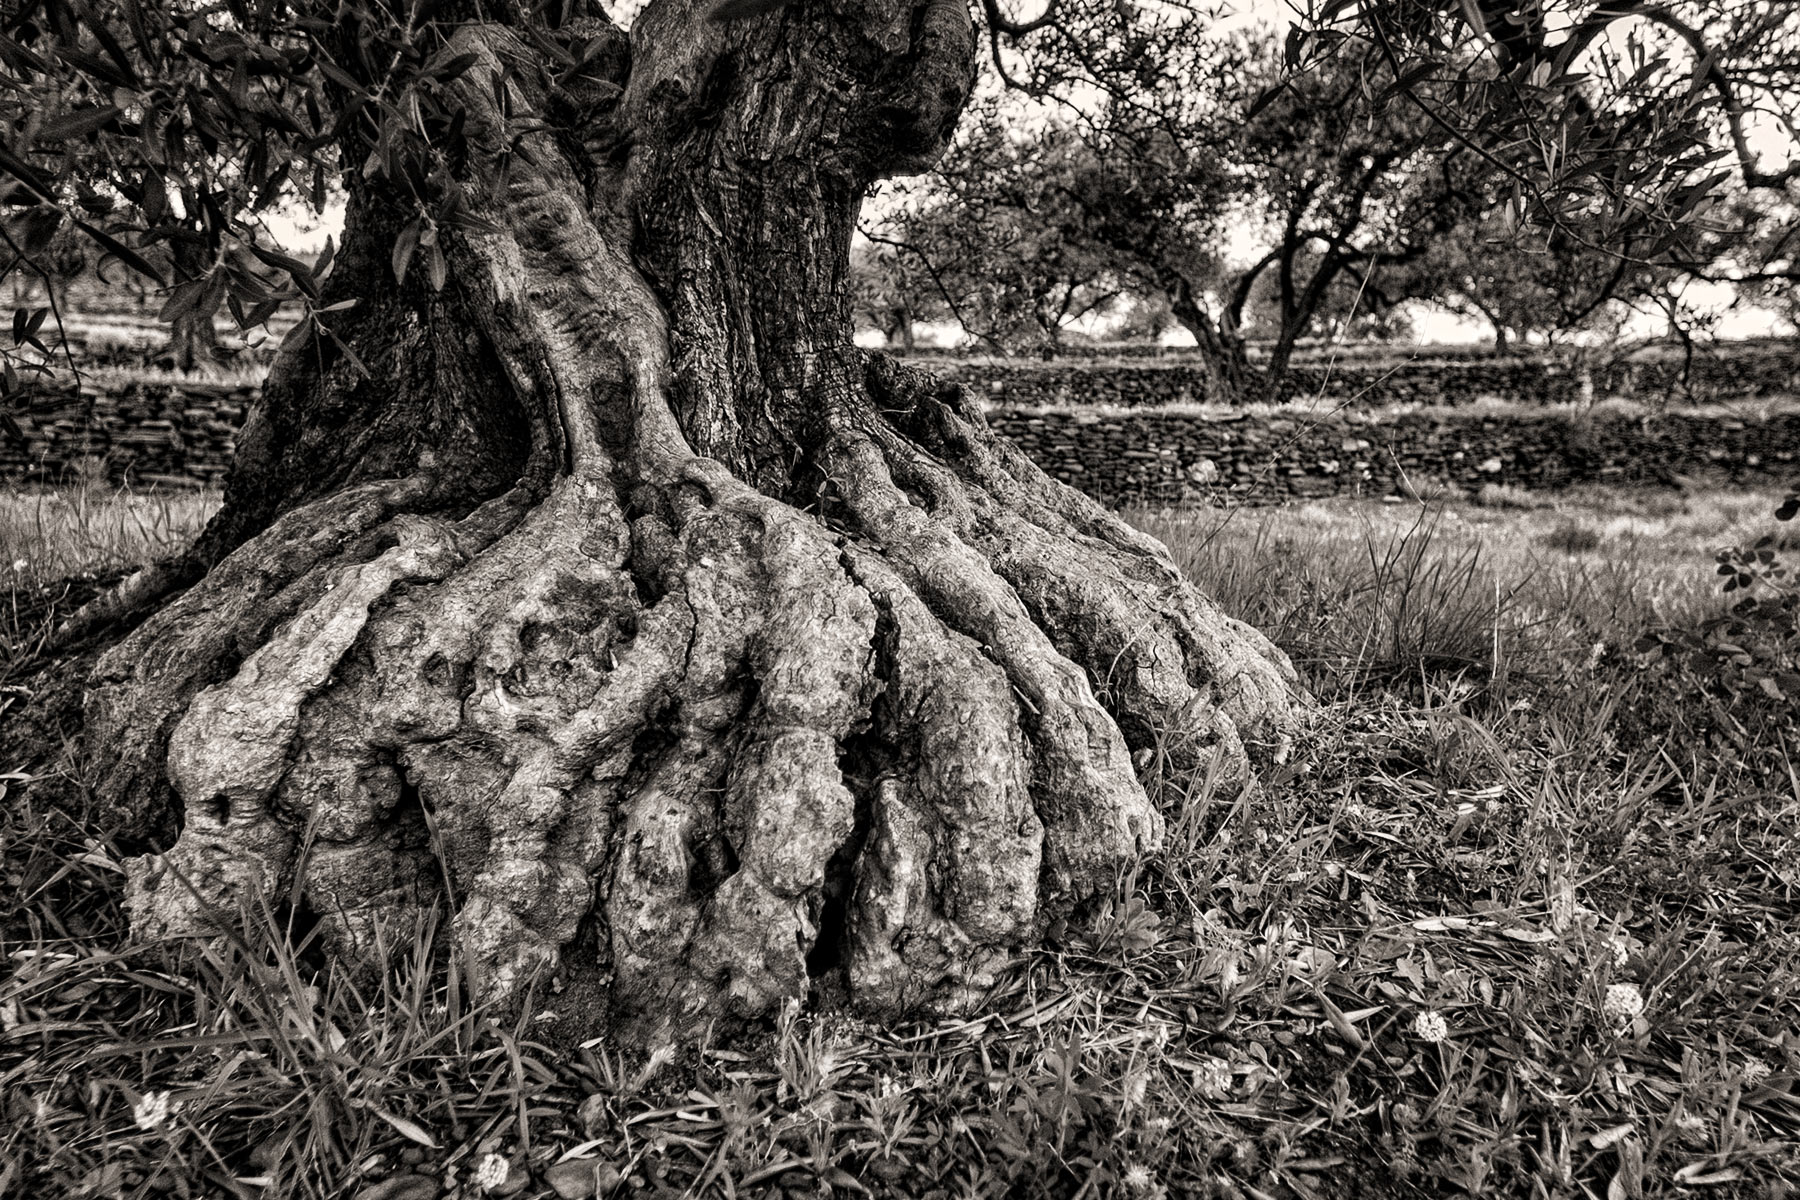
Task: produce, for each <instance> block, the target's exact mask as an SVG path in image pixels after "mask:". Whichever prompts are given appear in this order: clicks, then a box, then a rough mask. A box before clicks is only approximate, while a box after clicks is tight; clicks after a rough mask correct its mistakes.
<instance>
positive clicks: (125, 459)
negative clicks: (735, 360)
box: [0, 376, 260, 487]
mask: <svg viewBox="0 0 1800 1200" xmlns="http://www.w3.org/2000/svg"><path fill="white" fill-rule="evenodd" d="M259 390H260V389H259V388H258V387H257V386H256V385H254V384H211V383H205V382H201V381H196V380H188V379H171V380H162V381H158V380H144V379H124V380H109V379H99V378H96V377H93V376H89V377H88V378H86V379H84V380H83V381H82V383H81V384H80V386H79V387H76V386H71V385H69V384H66V383H65V384H61V385H56V384H52V385H49V386H39V387H37V388H34V389H32V390H31V391H30V392H28V393H27V394H26V397H25V400H24V401H23V403H15V404H12V405H11V406H9V411H10V412H11V413H12V415H13V417H14V419H15V420H17V421H18V423H19V426H20V428H21V430H22V431H23V432H24V434H25V442H24V444H23V445H21V444H19V443H18V442H17V441H16V440H14V439H11V438H6V437H0V478H4V479H6V480H9V481H11V482H14V483H41V484H64V483H69V482H72V481H74V480H77V479H82V478H90V479H99V478H104V479H107V480H109V481H111V482H114V483H133V484H140V485H151V486H156V485H161V486H194V487H206V486H219V485H220V484H222V483H223V481H224V477H225V472H226V470H227V469H228V468H229V467H230V465H231V454H232V447H233V444H234V441H235V439H236V436H237V430H238V426H239V425H241V424H242V423H243V420H244V414H245V413H247V412H248V411H249V409H250V405H251V404H253V403H255V401H256V397H257V394H258V392H259Z"/></svg>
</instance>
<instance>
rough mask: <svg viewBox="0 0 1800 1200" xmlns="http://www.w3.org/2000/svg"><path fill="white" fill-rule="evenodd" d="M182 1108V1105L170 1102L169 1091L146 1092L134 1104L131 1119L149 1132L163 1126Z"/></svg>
mask: <svg viewBox="0 0 1800 1200" xmlns="http://www.w3.org/2000/svg"><path fill="white" fill-rule="evenodd" d="M180 1109H181V1105H179V1104H171V1103H169V1093H167V1092H145V1093H144V1094H143V1096H142V1098H140V1099H139V1100H138V1102H137V1103H136V1104H134V1105H133V1106H132V1108H131V1120H132V1122H133V1123H134V1124H136V1125H137V1127H138V1128H139V1129H142V1130H145V1131H146V1132H148V1131H149V1130H152V1129H156V1128H158V1127H159V1126H161V1125H162V1124H163V1122H165V1121H167V1120H168V1119H169V1117H170V1115H171V1114H173V1113H175V1112H178V1111H180Z"/></svg>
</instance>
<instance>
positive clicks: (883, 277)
mask: <svg viewBox="0 0 1800 1200" xmlns="http://www.w3.org/2000/svg"><path fill="white" fill-rule="evenodd" d="M850 285H851V288H852V289H853V298H852V306H853V309H854V312H855V315H856V318H857V319H858V320H859V321H861V322H864V323H866V326H867V327H868V328H871V329H874V330H876V331H877V332H878V333H880V334H881V336H882V337H883V338H884V339H885V340H886V344H887V346H888V347H889V348H890V349H898V350H901V351H907V350H911V349H912V348H913V324H914V322H916V321H920V320H930V319H933V318H934V317H935V316H937V315H940V314H941V313H942V312H943V311H944V306H943V302H942V300H941V299H939V297H938V295H937V293H936V291H935V289H933V288H932V287H931V286H930V283H929V281H926V280H923V279H921V278H919V277H918V271H917V269H916V268H914V269H911V270H909V269H908V267H907V264H906V261H905V257H904V256H903V255H902V254H901V253H900V252H899V251H898V250H896V249H894V248H893V247H892V246H877V245H874V244H873V243H870V242H868V241H867V240H864V241H862V242H860V243H858V244H857V245H856V246H854V247H852V248H851V251H850Z"/></svg>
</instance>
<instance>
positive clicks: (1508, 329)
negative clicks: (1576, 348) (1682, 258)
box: [1381, 212, 1654, 354]
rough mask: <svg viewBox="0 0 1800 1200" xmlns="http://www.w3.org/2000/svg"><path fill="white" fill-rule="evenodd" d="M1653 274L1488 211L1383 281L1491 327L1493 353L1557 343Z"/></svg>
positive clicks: (1403, 294)
mask: <svg viewBox="0 0 1800 1200" xmlns="http://www.w3.org/2000/svg"><path fill="white" fill-rule="evenodd" d="M1653 275H1654V272H1652V271H1651V270H1650V269H1648V268H1646V267H1643V266H1640V265H1638V264H1636V263H1634V262H1633V261H1632V260H1631V258H1630V257H1628V256H1625V255H1620V254H1617V253H1612V252H1609V251H1606V250H1602V249H1600V248H1599V247H1597V246H1592V245H1584V244H1582V243H1581V242H1580V241H1578V240H1577V239H1575V238H1573V237H1571V236H1569V235H1568V234H1567V233H1566V232H1565V231H1563V230H1560V229H1550V230H1542V229H1525V230H1521V229H1519V228H1518V227H1517V225H1516V223H1509V222H1507V221H1506V220H1505V219H1504V218H1503V217H1502V216H1501V215H1500V214H1499V213H1498V212H1489V213H1486V214H1483V215H1482V216H1480V217H1478V218H1476V219H1474V220H1471V221H1469V222H1467V223H1466V224H1463V225H1461V226H1458V227H1457V228H1456V229H1454V230H1453V231H1451V233H1450V234H1449V235H1448V236H1446V237H1443V238H1440V239H1438V240H1437V242H1436V243H1435V244H1434V245H1433V246H1432V247H1431V248H1430V250H1429V251H1428V252H1427V253H1426V254H1425V255H1424V256H1422V257H1421V258H1420V259H1419V260H1417V261H1415V262H1413V263H1408V264H1406V265H1405V266H1403V267H1401V268H1400V269H1398V270H1395V271H1390V272H1388V273H1386V274H1385V275H1384V277H1383V279H1382V280H1381V286H1382V287H1383V288H1384V290H1385V292H1386V293H1387V294H1388V295H1390V296H1393V297H1400V298H1405V299H1414V300H1429V301H1432V302H1435V303H1437V304H1439V305H1441V306H1443V307H1444V308H1446V309H1448V310H1449V311H1451V312H1455V313H1460V314H1462V315H1464V316H1469V317H1473V318H1475V319H1478V320H1482V321H1485V322H1487V324H1488V327H1489V328H1490V329H1491V330H1492V331H1493V337H1494V348H1495V350H1496V351H1497V352H1499V353H1502V354H1504V353H1507V352H1508V351H1509V350H1510V349H1511V348H1512V346H1513V345H1514V344H1515V342H1521V341H1525V340H1528V339H1530V338H1532V337H1534V336H1535V337H1540V338H1542V339H1544V340H1546V341H1554V340H1556V339H1557V338H1558V337H1562V336H1566V335H1568V334H1572V333H1575V332H1577V331H1580V330H1583V329H1588V328H1591V327H1593V326H1594V325H1595V324H1596V323H1597V322H1600V321H1603V320H1604V319H1605V317H1606V315H1607V310H1608V305H1609V304H1611V303H1612V302H1614V301H1620V302H1627V303H1628V302H1629V301H1630V300H1632V299H1633V298H1637V297H1641V296H1642V295H1643V294H1644V290H1645V288H1646V287H1649V286H1651V281H1652V276H1653Z"/></svg>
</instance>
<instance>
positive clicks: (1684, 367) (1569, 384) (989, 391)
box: [926, 342, 1800, 408]
mask: <svg viewBox="0 0 1800 1200" xmlns="http://www.w3.org/2000/svg"><path fill="white" fill-rule="evenodd" d="M926 365H928V366H929V367H930V369H932V370H934V371H937V372H938V373H939V374H942V375H945V376H948V377H950V378H954V379H956V380H958V381H960V382H962V383H964V384H966V385H967V386H969V387H970V388H972V389H974V390H975V392H976V393H977V394H979V395H980V396H981V397H982V398H983V399H985V400H986V401H987V402H988V403H990V404H994V405H1003V406H1006V407H1044V406H1056V405H1064V406H1066V405H1074V404H1107V405H1117V406H1120V407H1130V408H1155V407H1161V406H1164V405H1169V404H1209V403H1216V402H1219V401H1222V400H1223V399H1225V398H1224V397H1220V396H1215V395H1213V394H1211V391H1210V384H1209V375H1208V373H1207V371H1206V370H1205V368H1204V367H1202V366H1201V365H1200V364H1199V363H1197V362H1195V361H1193V359H1192V358H1191V357H1189V356H1183V357H1181V358H1177V357H1175V356H1173V355H1165V356H1163V357H1158V358H1131V359H1124V358H1122V359H1120V360H1118V361H1113V362H1097V361H1088V360H1078V361H1064V360H1057V361H1053V362H1042V361H1035V360H1025V359H966V360H962V361H957V360H946V359H938V358H932V359H930V361H929V362H928V363H927V364H926ZM1796 393H1800V348H1797V347H1796V346H1795V345H1793V344H1791V343H1782V342H1771V343H1755V344H1750V345H1745V346H1739V347H1733V348H1732V349H1731V350H1730V351H1729V352H1721V353H1709V354H1697V355H1696V356H1695V357H1694V358H1693V359H1692V361H1685V360H1684V359H1683V358H1682V357H1681V356H1679V355H1671V354H1667V353H1659V354H1657V355H1656V356H1654V357H1641V358H1635V359H1630V360H1626V361H1623V362H1620V363H1616V364H1612V365H1608V366H1604V367H1600V368H1596V369H1594V370H1592V371H1588V372H1586V373H1585V374H1584V373H1583V372H1582V371H1581V370H1580V369H1579V368H1578V367H1577V366H1576V365H1575V364H1572V363H1570V362H1568V361H1564V360H1559V359H1552V358H1532V357H1522V356H1521V357H1508V358H1498V357H1493V356H1487V357H1480V356H1467V355H1441V354H1439V353H1437V352H1435V351H1434V352H1433V355H1432V357H1430V358H1419V359H1413V360H1401V361H1396V360H1395V358H1394V355H1393V352H1389V353H1388V354H1386V355H1385V356H1381V357H1370V356H1368V355H1366V354H1347V355H1345V356H1344V357H1343V358H1341V359H1339V360H1336V361H1332V362H1319V361H1314V362H1303V363H1300V364H1297V365H1296V366H1295V367H1294V368H1293V369H1292V370H1291V371H1290V372H1289V374H1288V375H1287V377H1286V379H1285V380H1284V381H1283V385H1282V397H1283V398H1284V399H1288V400H1293V401H1301V400H1312V401H1315V402H1316V401H1326V402H1329V403H1333V404H1355V405H1360V406H1366V407H1379V406H1381V405H1389V404H1426V405H1434V406H1435V405H1457V404H1472V403H1475V402H1476V401H1479V400H1484V399H1487V400H1503V401H1513V402H1517V403H1521V404H1570V403H1576V402H1582V401H1587V400H1593V399H1607V398H1622V399H1634V400H1643V401H1646V402H1651V403H1661V402H1664V401H1669V400H1679V401H1682V402H1687V403H1694V402H1705V401H1712V400H1721V399H1733V400H1735V399H1742V398H1745V397H1756V396H1777V395H1794V394H1796Z"/></svg>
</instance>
